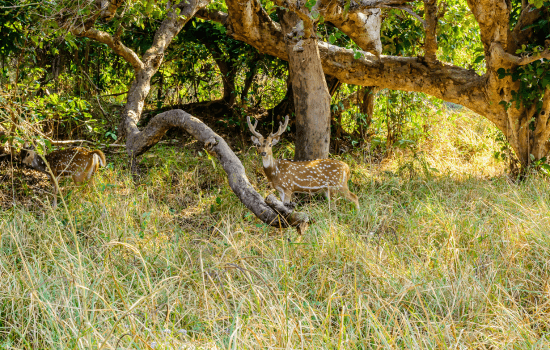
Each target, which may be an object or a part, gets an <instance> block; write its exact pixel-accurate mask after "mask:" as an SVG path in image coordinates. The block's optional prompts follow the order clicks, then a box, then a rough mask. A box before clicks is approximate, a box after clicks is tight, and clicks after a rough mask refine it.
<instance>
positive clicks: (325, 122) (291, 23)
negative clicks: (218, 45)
mask: <svg viewBox="0 0 550 350" xmlns="http://www.w3.org/2000/svg"><path fill="white" fill-rule="evenodd" d="M278 14H279V18H281V19H282V20H281V27H282V29H283V33H284V34H285V42H286V48H287V53H288V57H289V59H288V63H289V64H288V65H289V72H290V77H291V79H292V89H293V93H294V105H295V108H296V109H295V110H296V151H295V155H294V159H296V160H312V159H319V158H326V157H327V156H328V151H329V142H330V95H329V92H328V88H327V83H326V81H325V74H324V72H323V66H322V65H321V58H320V56H319V49H318V40H317V37H316V36H315V32H314V31H313V30H312V33H313V34H312V35H311V37H304V35H303V33H297V32H296V30H297V29H296V28H297V27H298V28H299V27H300V25H299V24H300V23H303V22H302V21H301V20H300V19H299V18H298V16H297V15H296V14H294V13H292V12H290V11H288V12H287V11H284V10H280V9H279V10H278ZM297 25H298V26H297ZM298 31H300V30H298ZM292 37H294V38H292Z"/></svg>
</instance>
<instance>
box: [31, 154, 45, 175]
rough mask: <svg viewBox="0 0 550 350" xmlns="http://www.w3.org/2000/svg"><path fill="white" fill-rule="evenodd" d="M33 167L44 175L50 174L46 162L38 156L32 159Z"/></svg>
mask: <svg viewBox="0 0 550 350" xmlns="http://www.w3.org/2000/svg"><path fill="white" fill-rule="evenodd" d="M31 167H32V168H33V169H35V170H38V171H40V172H43V173H47V172H48V171H47V170H46V163H44V161H43V160H42V158H40V156H39V155H38V154H35V155H34V158H33V159H32V163H31Z"/></svg>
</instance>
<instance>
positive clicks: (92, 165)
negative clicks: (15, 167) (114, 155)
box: [21, 147, 107, 208]
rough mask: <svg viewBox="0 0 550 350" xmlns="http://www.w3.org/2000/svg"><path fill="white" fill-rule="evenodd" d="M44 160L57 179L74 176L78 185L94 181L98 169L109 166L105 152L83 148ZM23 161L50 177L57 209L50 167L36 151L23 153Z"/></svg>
mask: <svg viewBox="0 0 550 350" xmlns="http://www.w3.org/2000/svg"><path fill="white" fill-rule="evenodd" d="M44 158H45V159H46V162H47V164H49V166H50V169H51V173H52V174H53V176H55V177H56V178H58V177H60V176H72V178H73V181H74V182H75V183H76V184H80V183H83V182H84V181H86V180H90V179H92V176H93V175H94V173H95V172H96V171H97V169H98V168H99V167H100V166H102V167H103V166H105V165H106V164H107V162H106V159H105V155H104V154H103V152H101V151H100V150H93V151H90V150H88V149H86V148H82V147H74V148H69V149H65V150H59V151H53V152H51V153H49V154H48V155H46V156H45V157H44ZM21 159H22V162H23V164H26V165H28V166H30V167H31V168H33V169H35V170H38V171H40V172H42V173H45V174H46V175H48V177H49V178H50V181H51V182H52V185H53V187H54V194H53V195H54V200H53V207H54V208H55V207H57V186H56V185H55V182H54V179H53V178H52V176H51V174H50V172H49V171H48V165H47V164H46V163H45V162H44V160H43V159H42V157H40V156H39V155H38V154H37V153H36V152H35V151H33V150H29V149H24V150H23V151H21Z"/></svg>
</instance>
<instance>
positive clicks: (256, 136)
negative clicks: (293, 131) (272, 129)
mask: <svg viewBox="0 0 550 350" xmlns="http://www.w3.org/2000/svg"><path fill="white" fill-rule="evenodd" d="M246 122H247V123H248V128H249V129H250V132H251V133H252V135H253V136H252V137H251V138H252V142H253V143H254V146H256V148H257V149H258V153H259V154H260V155H261V156H262V157H269V156H273V152H272V150H271V147H273V146H275V145H276V144H277V142H279V140H280V138H281V135H282V134H283V133H284V132H285V130H286V127H287V125H288V115H287V116H286V117H285V123H284V124H283V123H279V130H278V131H277V132H276V133H274V134H273V133H272V134H269V136H268V137H266V138H264V137H263V136H262V134H260V133H259V132H257V131H256V126H257V125H258V120H256V122H255V123H254V125H252V124H251V123H250V117H249V116H247V117H246Z"/></svg>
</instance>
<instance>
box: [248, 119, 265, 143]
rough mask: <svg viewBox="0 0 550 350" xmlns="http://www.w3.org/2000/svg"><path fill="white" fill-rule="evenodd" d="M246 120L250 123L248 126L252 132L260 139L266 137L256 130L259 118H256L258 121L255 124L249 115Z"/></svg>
mask: <svg viewBox="0 0 550 350" xmlns="http://www.w3.org/2000/svg"><path fill="white" fill-rule="evenodd" d="M246 122H247V124H248V128H249V129H250V132H251V133H252V135H254V136H256V137H257V138H258V139H262V140H263V138H264V137H263V136H262V134H260V133H259V132H257V131H256V125H258V119H256V123H254V126H252V123H250V117H249V116H246Z"/></svg>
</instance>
